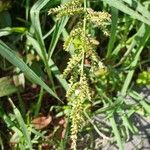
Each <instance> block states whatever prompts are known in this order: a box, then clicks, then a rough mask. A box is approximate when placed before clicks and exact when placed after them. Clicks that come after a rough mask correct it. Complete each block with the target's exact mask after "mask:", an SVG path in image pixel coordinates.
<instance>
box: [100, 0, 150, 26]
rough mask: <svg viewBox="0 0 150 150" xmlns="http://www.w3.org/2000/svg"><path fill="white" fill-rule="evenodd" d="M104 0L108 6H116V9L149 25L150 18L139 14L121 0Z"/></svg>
mask: <svg viewBox="0 0 150 150" xmlns="http://www.w3.org/2000/svg"><path fill="white" fill-rule="evenodd" d="M102 1H104V2H106V3H107V4H109V5H110V6H113V7H115V8H117V9H118V10H120V11H122V12H124V13H126V14H128V15H130V16H132V17H134V18H136V19H138V20H140V21H142V22H143V23H146V24H148V25H150V19H148V18H145V17H144V16H142V15H140V13H138V12H137V11H135V10H133V9H131V8H130V7H128V6H127V5H125V4H124V3H123V2H122V1H120V0H113V1H110V0H102Z"/></svg>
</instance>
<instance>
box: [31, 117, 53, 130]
mask: <svg viewBox="0 0 150 150" xmlns="http://www.w3.org/2000/svg"><path fill="white" fill-rule="evenodd" d="M51 121H52V117H51V116H50V115H48V116H47V117H46V116H39V117H36V118H34V119H33V120H32V124H33V125H34V127H35V129H37V130H40V129H43V128H45V127H47V126H48V125H49V124H50V123H51Z"/></svg>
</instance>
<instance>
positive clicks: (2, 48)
mask: <svg viewBox="0 0 150 150" xmlns="http://www.w3.org/2000/svg"><path fill="white" fill-rule="evenodd" d="M0 54H1V55H2V56H3V57H5V58H6V59H7V60H8V61H9V62H10V63H12V64H13V65H14V66H16V67H18V68H20V70H21V71H22V72H23V73H24V74H25V75H26V76H27V77H28V78H29V79H31V81H33V82H35V83H37V84H39V85H40V86H41V87H43V88H44V89H45V90H46V91H48V92H49V93H50V94H51V95H52V96H54V97H55V98H57V99H59V98H58V96H57V95H56V94H55V93H54V92H53V91H52V90H51V89H50V88H49V87H48V86H47V85H46V84H45V83H44V82H43V81H42V80H41V78H40V77H38V76H37V75H36V74H35V73H34V72H33V71H32V70H31V69H30V68H29V67H28V66H27V65H26V64H25V63H24V62H23V61H22V60H21V59H20V58H19V57H18V56H17V55H15V53H14V52H13V51H12V50H11V49H10V48H9V47H8V46H7V45H6V44H5V43H3V42H2V41H1V40H0Z"/></svg>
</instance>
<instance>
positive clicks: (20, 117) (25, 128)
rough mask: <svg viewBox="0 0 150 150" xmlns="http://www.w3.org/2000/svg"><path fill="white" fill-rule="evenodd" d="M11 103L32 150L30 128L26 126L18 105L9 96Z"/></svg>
mask: <svg viewBox="0 0 150 150" xmlns="http://www.w3.org/2000/svg"><path fill="white" fill-rule="evenodd" d="M8 100H9V102H10V104H11V105H12V107H13V111H14V114H15V117H16V120H17V121H18V124H19V126H20V129H21V131H22V133H23V135H24V137H25V140H26V143H27V145H28V148H29V149H30V150H32V143H31V138H30V135H29V132H28V129H27V127H26V124H25V122H24V120H23V118H22V116H21V113H20V111H19V110H18V109H17V107H16V106H15V105H14V103H13V102H12V100H11V99H10V98H9V99H8Z"/></svg>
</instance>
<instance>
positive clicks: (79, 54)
mask: <svg viewBox="0 0 150 150" xmlns="http://www.w3.org/2000/svg"><path fill="white" fill-rule="evenodd" d="M52 13H53V14H56V16H57V18H61V17H63V16H66V15H68V16H73V15H77V14H79V13H80V15H78V18H79V19H78V22H77V24H76V25H75V27H74V28H73V29H72V31H71V32H70V35H69V36H68V38H67V39H66V41H65V42H64V50H65V51H68V52H71V53H72V55H71V58H70V59H69V62H68V64H67V68H66V69H65V70H64V72H63V76H64V77H65V78H67V79H68V80H69V86H70V88H69V89H68V91H67V93H66V97H67V100H68V105H70V106H71V112H70V119H71V124H72V125H71V139H72V146H71V147H72V149H74V150H75V149H76V142H77V134H78V132H79V129H80V126H81V125H82V124H83V122H84V115H83V111H84V110H85V108H86V107H87V105H89V104H90V103H91V100H92V98H93V96H94V94H93V93H94V92H93V90H92V89H91V88H90V86H91V85H90V84H91V83H92V81H91V79H90V77H89V74H92V75H93V76H99V75H101V74H103V73H106V72H107V69H106V67H105V65H104V64H103V63H102V61H101V60H100V58H99V56H98V54H97V52H96V47H97V45H99V42H98V41H97V40H96V39H95V38H94V37H92V36H91V35H90V34H89V30H88V27H89V26H90V25H91V24H94V25H95V26H96V27H100V28H102V29H105V27H106V25H107V23H108V22H110V15H109V14H108V13H105V12H95V11H94V10H92V9H89V8H86V9H85V8H84V7H82V1H80V0H73V1H71V2H69V3H66V4H65V5H62V6H59V7H57V8H52V9H50V10H49V14H52ZM104 31H106V30H104ZM102 71H103V73H102Z"/></svg>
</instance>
